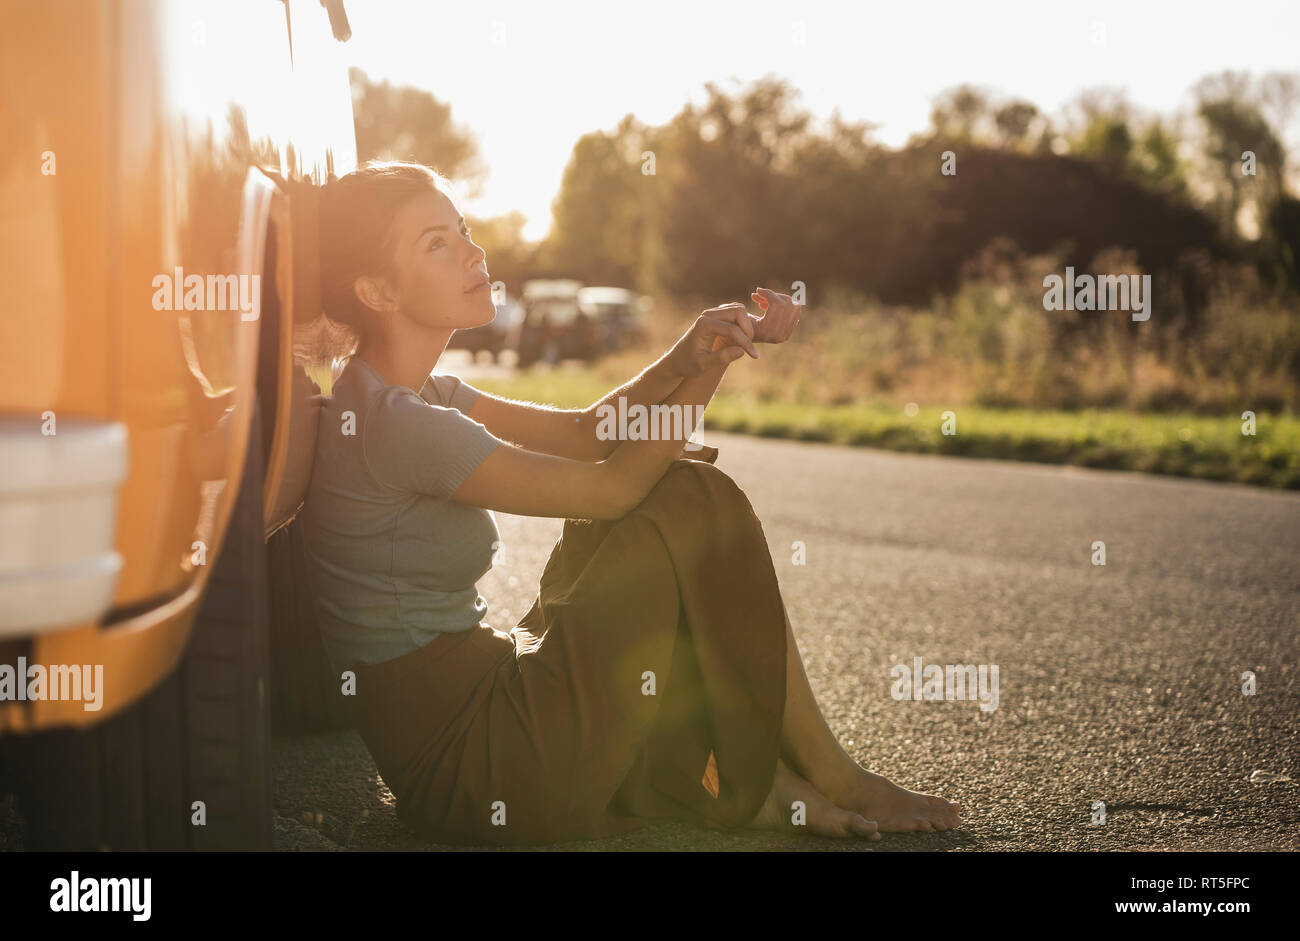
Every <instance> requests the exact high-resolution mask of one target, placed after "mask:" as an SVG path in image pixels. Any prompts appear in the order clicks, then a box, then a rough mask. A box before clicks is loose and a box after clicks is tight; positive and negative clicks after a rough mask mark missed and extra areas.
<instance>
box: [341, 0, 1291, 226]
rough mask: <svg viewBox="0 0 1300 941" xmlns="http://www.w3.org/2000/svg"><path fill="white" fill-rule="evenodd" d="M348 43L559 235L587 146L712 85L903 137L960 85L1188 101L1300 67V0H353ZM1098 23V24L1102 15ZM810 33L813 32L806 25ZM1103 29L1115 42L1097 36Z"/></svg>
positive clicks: (1047, 101)
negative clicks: (562, 203)
mask: <svg viewBox="0 0 1300 941" xmlns="http://www.w3.org/2000/svg"><path fill="white" fill-rule="evenodd" d="M346 7H347V11H348V18H349V20H350V21H351V24H352V31H353V38H352V41H351V42H350V43H348V46H347V47H345V48H348V53H347V55H348V56H349V57H350V59H351V64H354V65H356V66H358V67H360V68H362V69H364V70H365V71H366V72H367V73H368V74H369V75H370V76H371V77H372V78H374V79H376V80H379V79H384V78H387V79H389V80H392V81H395V82H401V83H405V84H410V85H415V86H417V87H420V88H425V89H428V90H429V91H431V92H432V93H433V94H434V95H436V96H437V97H438V98H439V99H441V100H443V101H446V102H449V103H450V104H451V106H452V118H453V120H454V121H455V122H456V123H457V124H460V125H463V126H467V127H468V128H469V129H470V130H472V132H473V133H474V135H475V136H476V137H477V138H478V142H479V147H480V150H481V152H482V155H483V159H484V161H485V162H486V163H487V165H488V168H489V170H490V176H489V177H488V180H487V183H486V186H485V193H484V195H483V196H482V197H481V198H480V199H478V200H474V201H467V202H466V203H465V205H463V206H462V209H464V210H466V211H469V212H473V213H476V214H480V215H495V214H497V213H500V212H505V211H507V210H510V209H519V210H521V211H523V212H524V213H525V214H526V215H527V216H528V219H529V223H528V226H527V228H526V229H525V235H526V236H528V237H529V238H541V237H542V236H543V235H545V233H546V230H547V228H548V227H549V225H550V203H551V200H552V199H553V198H554V196H555V194H556V191H557V190H558V188H559V185H560V179H561V176H562V174H563V171H564V165H565V163H566V161H567V160H568V157H569V153H570V151H571V149H572V147H573V144H574V142H575V141H576V140H577V139H578V137H579V136H581V135H582V134H584V133H586V132H588V131H592V130H595V129H606V130H609V129H612V128H613V127H614V126H615V125H616V124H617V123H618V121H619V119H620V118H622V117H623V116H624V115H625V114H627V113H629V112H631V113H634V114H636V115H637V117H639V118H640V119H641V120H643V121H645V122H647V123H650V124H660V123H663V122H666V121H668V120H669V119H670V118H671V117H672V116H673V115H674V114H676V113H677V112H678V111H679V110H680V109H681V108H682V106H683V104H684V103H685V102H686V101H688V100H690V101H694V102H696V103H701V102H703V101H704V100H705V98H706V94H705V92H704V88H703V85H704V82H706V81H709V80H713V81H716V82H718V83H719V84H720V85H721V86H722V87H723V88H724V89H726V90H728V91H735V90H737V88H738V87H739V86H737V85H735V84H733V83H732V82H731V81H730V80H731V79H732V78H733V77H734V78H736V79H739V80H741V81H749V80H752V79H755V78H758V77H760V76H763V75H765V74H769V73H772V74H775V75H778V76H781V77H784V78H786V79H788V80H789V81H790V82H791V84H793V85H794V87H795V88H797V89H798V90H799V91H800V92H801V98H800V99H799V103H801V104H803V105H804V106H805V107H807V108H808V110H809V111H811V112H813V113H814V114H816V115H819V116H829V115H830V114H831V112H832V111H833V110H834V109H838V110H839V111H840V113H841V114H842V115H843V116H844V117H845V118H850V119H861V120H870V121H874V122H876V123H878V124H879V125H880V127H879V129H878V131H877V135H876V136H877V138H878V139H880V140H881V141H883V142H884V143H886V144H890V145H899V144H902V143H903V142H905V141H906V139H907V137H908V135H910V134H912V133H915V132H917V131H920V130H923V129H924V128H925V127H926V124H927V122H928V118H929V112H930V107H931V103H932V101H933V98H934V96H935V95H936V94H937V93H939V92H940V91H942V90H943V89H945V88H948V87H950V86H952V85H956V84H960V83H961V82H973V83H975V84H978V85H984V86H987V87H989V88H990V89H991V90H993V91H995V92H1001V93H1005V94H1014V95H1016V96H1018V97H1022V98H1026V99H1028V100H1030V101H1032V102H1033V103H1034V104H1036V105H1037V106H1038V107H1039V108H1040V109H1042V110H1044V111H1046V112H1047V113H1049V114H1055V113H1057V112H1058V111H1059V109H1060V107H1061V106H1062V105H1063V104H1064V103H1065V102H1066V101H1067V100H1068V99H1070V98H1072V97H1073V96H1074V95H1075V94H1076V93H1077V92H1078V91H1080V90H1081V89H1083V88H1087V87H1095V86H1111V87H1120V88H1123V89H1125V90H1126V91H1127V93H1128V95H1129V98H1130V99H1131V100H1132V101H1133V103H1134V104H1136V105H1137V106H1139V107H1140V108H1145V109H1148V110H1153V111H1160V112H1162V113H1172V112H1173V111H1175V110H1177V109H1179V108H1185V107H1187V106H1188V105H1189V103H1190V98H1189V97H1188V94H1187V93H1188V90H1189V88H1190V87H1191V86H1192V84H1193V83H1195V82H1196V81H1197V80H1198V79H1200V78H1201V77H1202V76H1204V75H1206V74H1210V73H1217V72H1221V71H1223V70H1224V69H1238V70H1249V71H1253V72H1255V73H1256V74H1262V73H1264V72H1267V71H1272V70H1295V69H1300V0H1278V2H1265V0H1245V2H1238V3H1223V2H1213V3H1211V2H1202V0H1186V2H1164V3H1149V2H1140V0H1129V2H1119V3H1114V2H1088V3H1070V4H1063V3H1051V2H1044V0H1039V2H1001V3H997V2H963V3H945V2H937V0H924V2H920V3H908V2H902V0H895V2H883V3H877V2H857V3H854V2H845V0H840V2H802V0H801V2H780V3H778V2H763V0H756V2H755V0H750V2H745V3H738V2H706V0H695V2H679V0H656V2H653V3H628V4H613V3H609V2H604V3H596V2H590V3H589V2H576V0H575V2H565V0H546V2H542V3H537V2H508V3H491V2H489V3H472V4H471V3H465V4H448V3H440V2H436V0H362V2H349V3H347V4H346ZM1098 24H1100V28H1099V27H1098ZM800 36H802V40H803V41H802V43H800V42H798V41H797V40H798V39H799V38H800ZM1098 37H1102V38H1104V42H1098V41H1096V39H1097V38H1098Z"/></svg>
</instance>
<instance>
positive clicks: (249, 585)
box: [0, 409, 273, 850]
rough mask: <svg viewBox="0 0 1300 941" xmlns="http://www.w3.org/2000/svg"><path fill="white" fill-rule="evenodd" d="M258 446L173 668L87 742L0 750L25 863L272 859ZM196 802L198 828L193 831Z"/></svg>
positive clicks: (19, 742)
mask: <svg viewBox="0 0 1300 941" xmlns="http://www.w3.org/2000/svg"><path fill="white" fill-rule="evenodd" d="M262 479H263V474H262V434H261V421H260V416H259V414H258V411H257V410H256V409H255V410H254V416H253V428H252V429H251V433H250V435H249V443H248V456H247V458H246V460H245V462H244V473H243V479H242V481H241V483H240V489H239V495H238V497H237V499H236V503H235V507H234V511H233V514H232V517H231V520H230V525H229V528H228V530H227V532H226V539H225V544H224V546H223V547H222V549H221V552H220V553H219V558H218V559H217V561H216V563H215V565H216V567H215V569H214V570H213V571H212V573H211V578H210V581H209V583H208V589H207V592H206V594H205V596H204V599H203V602H202V606H201V608H200V611H199V614H198V616H197V617H196V619H195V623H194V627H193V630H192V632H191V635H190V642H189V645H188V647H187V648H186V651H185V654H184V655H183V657H182V659H181V662H180V664H179V665H178V666H177V668H176V670H174V671H173V672H172V674H171V675H170V676H168V677H167V678H166V679H165V680H164V681H163V682H162V683H161V684H160V685H159V686H158V687H157V688H156V689H154V690H153V691H151V692H150V693H149V694H148V695H147V696H145V697H144V698H143V699H141V700H140V701H139V702H137V703H135V704H134V705H132V706H130V707H129V708H127V709H125V710H123V711H122V712H120V713H118V714H117V715H115V716H113V717H112V718H110V719H108V720H106V721H104V722H102V723H100V724H98V725H96V726H94V727H92V728H89V729H86V730H67V729H56V730H53V731H50V732H43V733H40V734H37V735H32V736H10V737H8V738H7V739H5V740H3V742H0V745H2V746H3V748H4V750H5V752H6V756H7V758H8V759H9V761H10V770H11V772H12V775H13V785H14V790H15V792H16V793H17V795H18V800H19V808H20V811H21V814H22V817H23V826H24V833H23V843H24V847H25V848H26V849H28V850H101V849H111V850H236V849H241V850H242V849H249V850H257V849H271V848H272V845H273V827H272V820H271V814H272V811H271V763H270V746H271V728H270V709H269V706H268V701H269V697H268V690H267V685H268V652H267V566H266V546H265V541H264V538H263V527H262ZM195 801H202V802H203V804H204V808H205V811H206V823H205V825H203V826H197V825H194V824H193V823H192V822H191V821H192V817H193V815H194V813H195V810H194V809H193V803H194V802H195Z"/></svg>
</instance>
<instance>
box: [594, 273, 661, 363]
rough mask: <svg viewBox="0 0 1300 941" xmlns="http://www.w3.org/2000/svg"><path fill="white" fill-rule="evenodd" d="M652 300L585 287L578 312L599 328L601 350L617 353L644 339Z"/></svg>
mask: <svg viewBox="0 0 1300 941" xmlns="http://www.w3.org/2000/svg"><path fill="white" fill-rule="evenodd" d="M649 300H650V299H649V298H646V297H640V296H638V295H637V293H636V292H635V291H629V290H628V289H627V288H616V287H585V288H582V289H581V290H579V291H578V310H579V311H581V312H582V313H583V314H585V315H586V316H588V317H590V318H591V319H592V321H593V322H594V323H595V325H596V330H597V335H598V336H599V337H600V340H601V349H602V350H603V351H604V352H606V353H616V352H618V351H619V350H623V349H627V348H628V347H629V346H633V345H635V344H637V343H641V342H643V341H644V340H645V312H646V310H647V309H648V307H649Z"/></svg>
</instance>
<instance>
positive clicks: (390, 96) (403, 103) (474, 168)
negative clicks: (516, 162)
mask: <svg viewBox="0 0 1300 941" xmlns="http://www.w3.org/2000/svg"><path fill="white" fill-rule="evenodd" d="M348 77H349V79H350V80H351V82H352V115H353V123H354V124H355V126H356V134H357V161H358V163H364V162H365V161H367V160H372V159H373V160H410V161H413V162H415V163H422V164H425V165H426V166H429V167H433V168H434V169H436V170H438V171H440V172H441V173H443V174H445V175H446V176H447V177H449V178H451V179H453V180H456V181H457V182H459V183H462V184H464V185H465V187H466V193H467V195H469V196H477V195H478V194H479V193H480V192H482V185H483V181H484V179H485V178H486V176H487V171H486V168H485V167H484V166H483V164H482V162H481V159H480V157H479V154H478V145H477V143H476V142H475V141H474V138H473V136H472V135H471V134H470V133H469V132H468V131H465V130H462V129H460V128H458V127H456V125H455V124H454V123H453V122H452V119H451V105H448V104H446V103H444V102H441V101H439V100H438V99H437V98H435V97H434V96H433V95H431V94H430V93H429V92H427V91H423V90H422V89H419V88H411V87H410V86H406V85H390V84H389V83H388V82H387V81H384V82H381V83H379V84H376V83H374V82H372V81H371V80H370V79H369V78H368V77H367V76H366V74H365V73H364V72H362V71H361V70H360V69H357V68H352V69H349V70H348Z"/></svg>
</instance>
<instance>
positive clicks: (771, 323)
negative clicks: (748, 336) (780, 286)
mask: <svg viewBox="0 0 1300 941" xmlns="http://www.w3.org/2000/svg"><path fill="white" fill-rule="evenodd" d="M749 296H750V297H752V298H753V299H754V301H755V303H757V304H758V306H759V307H761V308H763V317H762V318H761V319H755V320H754V332H753V334H752V336H753V338H754V342H755V343H784V342H785V341H786V340H788V339H790V336H791V334H793V333H794V328H795V325H796V324H798V323H799V316H800V314H802V313H803V305H802V304H796V303H795V302H794V299H793V298H792V297H790V295H789V294H778V293H777V292H776V291H770V290H768V289H767V288H754V293H753V294H751V295H749Z"/></svg>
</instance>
